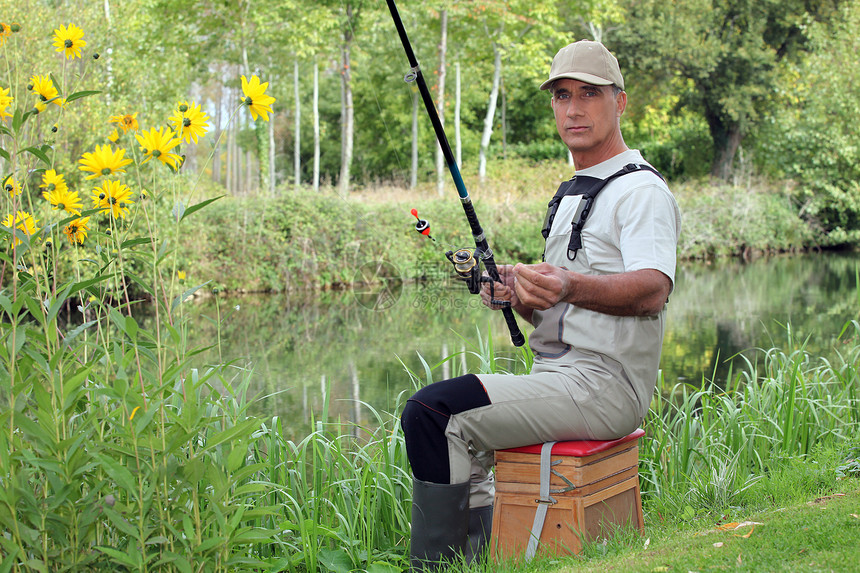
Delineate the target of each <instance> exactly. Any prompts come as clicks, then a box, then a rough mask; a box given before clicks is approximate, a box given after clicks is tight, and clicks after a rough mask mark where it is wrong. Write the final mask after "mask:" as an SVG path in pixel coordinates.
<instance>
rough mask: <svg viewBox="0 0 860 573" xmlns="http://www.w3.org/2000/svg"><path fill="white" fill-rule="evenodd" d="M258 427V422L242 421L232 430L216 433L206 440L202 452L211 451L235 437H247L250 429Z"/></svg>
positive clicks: (250, 419)
mask: <svg viewBox="0 0 860 573" xmlns="http://www.w3.org/2000/svg"><path fill="white" fill-rule="evenodd" d="M259 425H260V422H259V421H258V420H255V419H254V418H249V419H247V420H243V421H242V422H240V423H238V424H236V425H235V426H233V427H232V428H227V429H226V430H224V431H223V432H218V433H217V434H215V435H214V436H212V437H211V438H209V439H207V440H206V446H205V447H204V448H203V451H204V452H205V451H207V450H211V449H212V448H214V447H215V446H217V445H219V444H223V443H224V442H228V441H231V440H232V439H233V438H235V437H237V436H242V435H248V434H250V432H251V429H252V428H256V427H258V426H259Z"/></svg>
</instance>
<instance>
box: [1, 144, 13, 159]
mask: <svg viewBox="0 0 860 573" xmlns="http://www.w3.org/2000/svg"><path fill="white" fill-rule="evenodd" d="M0 157H2V158H3V159H5V160H6V161H11V160H12V159H11V157H9V152H8V151H6V150H5V149H3V148H2V147H0Z"/></svg>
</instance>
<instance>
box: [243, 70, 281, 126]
mask: <svg viewBox="0 0 860 573" xmlns="http://www.w3.org/2000/svg"><path fill="white" fill-rule="evenodd" d="M267 87H269V82H266V83H264V84H261V83H260V78H258V77H257V76H251V81H250V82H249V81H248V80H247V79H246V78H245V76H242V93H243V94H245V97H244V99H242V104H243V105H247V106H248V107H249V108H251V117H252V118H253V119H254V120H255V121H256V119H257V117H258V116H259V117H262V118H263V119H264V120H266V121H269V116H268V113H272V104H273V103H275V98H273V97H272V96H268V95H266V88H267Z"/></svg>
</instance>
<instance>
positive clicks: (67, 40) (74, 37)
mask: <svg viewBox="0 0 860 573" xmlns="http://www.w3.org/2000/svg"><path fill="white" fill-rule="evenodd" d="M83 37H84V31H83V30H81V29H80V28H78V27H77V26H75V25H74V24H69V27H68V28H66V27H65V26H63V25H62V24H60V28H59V29H58V30H54V46H55V47H56V48H57V51H58V52H65V54H66V59H69V58H80V57H81V48H83V47H84V46H86V45H87V42H86V40H82V39H81V38H83Z"/></svg>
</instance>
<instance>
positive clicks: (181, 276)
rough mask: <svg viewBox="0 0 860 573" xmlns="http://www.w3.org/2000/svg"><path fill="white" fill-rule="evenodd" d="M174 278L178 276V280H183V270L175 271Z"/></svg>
mask: <svg viewBox="0 0 860 573" xmlns="http://www.w3.org/2000/svg"><path fill="white" fill-rule="evenodd" d="M176 278H178V279H179V281H180V282H182V281H184V280H185V271H176Z"/></svg>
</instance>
